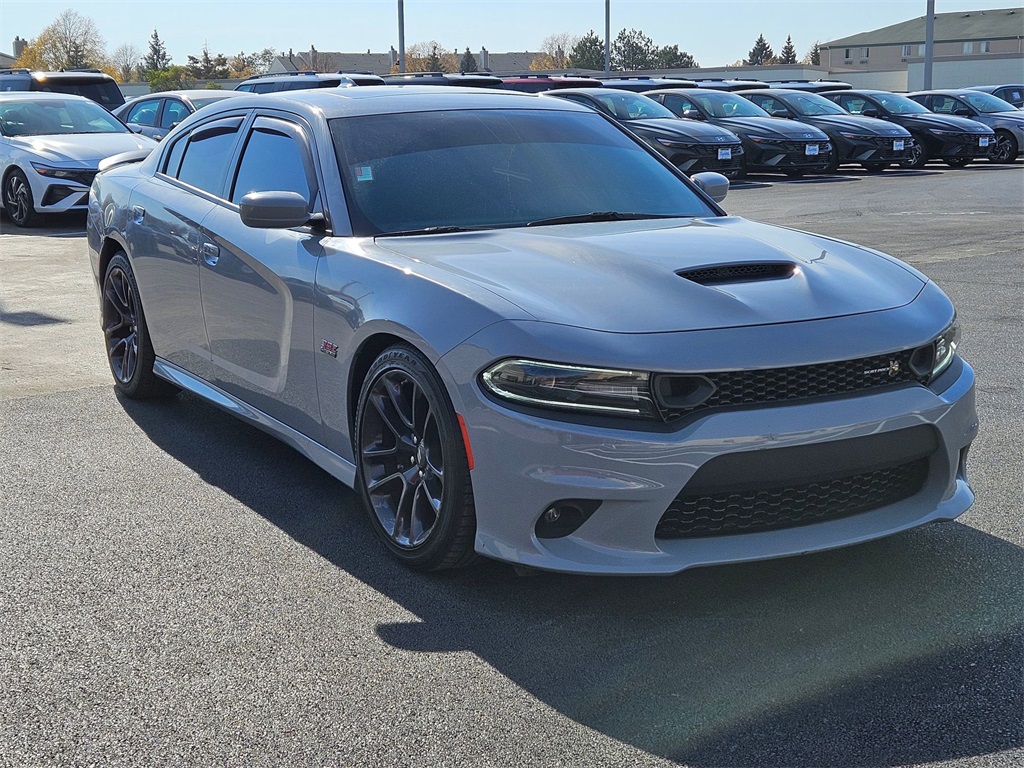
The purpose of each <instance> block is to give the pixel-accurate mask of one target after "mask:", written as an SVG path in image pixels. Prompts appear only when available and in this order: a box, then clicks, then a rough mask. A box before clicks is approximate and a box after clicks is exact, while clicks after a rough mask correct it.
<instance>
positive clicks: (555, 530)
mask: <svg viewBox="0 0 1024 768" xmlns="http://www.w3.org/2000/svg"><path fill="white" fill-rule="evenodd" d="M600 506H601V502H600V501H595V500H594V499H563V500H561V501H556V502H555V503H554V504H552V505H551V506H549V507H548V508H547V509H545V510H544V512H542V513H541V516H540V517H539V518H538V519H537V525H536V527H535V529H534V530H535V532H536V534H537V538H538V539H559V538H561V537H563V536H568V535H569V534H570V533H573V532H575V531H576V529H577V528H579V527H580V526H581V525H583V524H584V523H585V522H587V520H588V519H589V518H590V516H591V515H592V514H594V512H595V511H596V510H597V508H598V507H600Z"/></svg>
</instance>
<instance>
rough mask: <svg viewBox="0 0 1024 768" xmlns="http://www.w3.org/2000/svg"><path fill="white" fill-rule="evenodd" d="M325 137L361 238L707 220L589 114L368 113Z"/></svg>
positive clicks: (674, 182) (655, 163)
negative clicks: (575, 222) (554, 221)
mask: <svg viewBox="0 0 1024 768" xmlns="http://www.w3.org/2000/svg"><path fill="white" fill-rule="evenodd" d="M331 131H332V135H333V137H334V142H335V146H336V148H337V153H338V164H339V169H340V171H341V175H342V179H343V183H344V184H345V188H346V199H347V201H348V205H349V213H350V216H351V218H352V223H353V230H354V232H355V234H357V235H375V234H381V233H387V232H401V231H407V230H416V229H421V228H424V227H444V226H458V227H480V228H493V227H514V226H522V225H524V224H526V223H528V222H531V221H538V220H542V219H549V218H552V217H558V216H579V215H585V214H589V213H593V212H595V211H602V212H607V211H616V212H620V213H633V214H641V215H644V214H646V215H651V216H708V215H714V213H713V211H712V210H711V209H710V208H709V207H708V206H707V204H705V203H704V202H703V201H702V200H701V199H700V198H699V197H698V196H697V195H696V194H695V193H694V192H693V191H692V190H691V189H690V188H689V187H688V186H687V185H686V183H685V182H683V181H682V180H681V179H680V178H679V176H677V175H676V174H675V173H673V172H672V171H671V170H670V169H668V168H667V167H665V166H664V165H663V164H662V163H661V162H660V161H659V160H658V159H656V158H655V157H654V156H653V155H652V154H651V153H650V152H648V151H647V150H645V149H643V148H642V147H641V146H640V145H638V144H637V143H636V142H635V141H633V140H632V139H630V138H629V137H628V136H627V135H625V134H624V133H623V132H622V131H620V130H619V129H617V128H615V127H614V126H612V125H611V124H610V123H608V122H607V121H606V120H605V119H604V118H603V117H601V116H600V115H598V114H597V113H594V112H586V113H583V112H580V113H576V112H573V113H567V112H559V111H549V110H531V111H525V110H495V109H491V110H463V111H452V112H440V111H439V112H418V113H409V114H395V115H371V116H365V117H351V118H342V119H336V120H332V121H331Z"/></svg>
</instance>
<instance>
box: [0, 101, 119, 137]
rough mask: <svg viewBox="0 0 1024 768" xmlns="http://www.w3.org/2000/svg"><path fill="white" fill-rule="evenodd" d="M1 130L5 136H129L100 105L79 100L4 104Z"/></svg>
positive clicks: (0, 124) (0, 116) (0, 120)
mask: <svg viewBox="0 0 1024 768" xmlns="http://www.w3.org/2000/svg"><path fill="white" fill-rule="evenodd" d="M0 130H2V131H3V133H4V135H5V136H52V135H63V134H69V133H129V130H128V129H127V128H126V127H125V126H124V125H123V124H122V123H121V121H119V120H118V119H117V118H116V117H114V116H113V115H112V114H110V113H109V112H107V110H105V109H104V108H103V107H101V106H100V105H99V104H95V103H93V102H91V101H78V100H77V99H75V100H71V99H68V100H64V99H45V100H43V99H40V100H38V101H32V100H31V99H24V100H18V101H2V102H0Z"/></svg>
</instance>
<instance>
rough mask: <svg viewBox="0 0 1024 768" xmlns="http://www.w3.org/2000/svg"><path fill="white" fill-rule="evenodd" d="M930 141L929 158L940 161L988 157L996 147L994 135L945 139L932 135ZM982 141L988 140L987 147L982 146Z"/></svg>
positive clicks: (973, 134) (960, 136)
mask: <svg viewBox="0 0 1024 768" xmlns="http://www.w3.org/2000/svg"><path fill="white" fill-rule="evenodd" d="M930 139H931V142H932V146H931V147H929V149H928V156H929V157H931V158H935V159H938V160H956V159H958V158H979V157H988V156H989V155H991V154H992V150H993V149H995V146H996V140H995V137H994V135H993V136H990V135H986V134H981V135H979V134H977V133H964V134H960V135H956V136H943V137H937V136H934V135H931V136H930ZM982 139H988V143H987V144H986V146H981V140H982Z"/></svg>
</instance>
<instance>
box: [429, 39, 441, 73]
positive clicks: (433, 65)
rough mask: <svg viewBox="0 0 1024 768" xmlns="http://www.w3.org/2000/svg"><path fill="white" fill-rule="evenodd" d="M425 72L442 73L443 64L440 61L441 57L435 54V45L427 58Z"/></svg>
mask: <svg viewBox="0 0 1024 768" xmlns="http://www.w3.org/2000/svg"><path fill="white" fill-rule="evenodd" d="M426 71H427V72H444V71H445V68H444V63H443V62H442V61H441V55H440V54H439V53H438V52H437V46H436V45H435V46H434V47H433V48H431V49H430V55H429V56H428V57H427V70H426Z"/></svg>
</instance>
